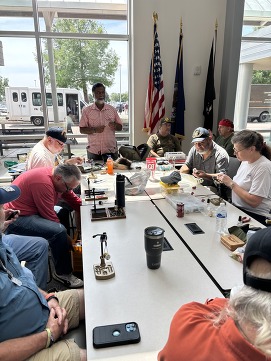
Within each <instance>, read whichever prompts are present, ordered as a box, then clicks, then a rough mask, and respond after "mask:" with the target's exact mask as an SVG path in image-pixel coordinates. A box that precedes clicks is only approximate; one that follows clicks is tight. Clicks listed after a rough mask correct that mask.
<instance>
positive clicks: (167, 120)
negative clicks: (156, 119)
mask: <svg viewBox="0 0 271 361" xmlns="http://www.w3.org/2000/svg"><path fill="white" fill-rule="evenodd" d="M172 123H173V122H172V121H171V120H170V119H169V118H164V119H162V120H161V121H160V127H161V126H162V125H163V124H172Z"/></svg>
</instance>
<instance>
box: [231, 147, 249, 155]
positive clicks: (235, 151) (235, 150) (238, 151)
mask: <svg viewBox="0 0 271 361" xmlns="http://www.w3.org/2000/svg"><path fill="white" fill-rule="evenodd" d="M245 149H247V148H242V149H240V150H237V149H235V148H233V151H234V153H235V154H238V153H240V152H242V150H245Z"/></svg>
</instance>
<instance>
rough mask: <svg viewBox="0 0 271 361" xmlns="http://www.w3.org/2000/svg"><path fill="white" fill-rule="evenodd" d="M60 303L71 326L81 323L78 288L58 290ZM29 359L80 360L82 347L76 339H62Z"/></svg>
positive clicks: (51, 360) (39, 360) (41, 360)
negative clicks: (80, 347)
mask: <svg viewBox="0 0 271 361" xmlns="http://www.w3.org/2000/svg"><path fill="white" fill-rule="evenodd" d="M57 297H58V299H59V304H60V306H61V307H64V308H65V309H66V311H67V314H68V320H69V328H75V327H77V326H78V325H79V296H78V293H77V291H76V290H67V291H63V292H58V293H57ZM27 360H28V361H44V360H46V361H56V360H57V361H68V360H69V361H80V360H81V358H80V349H79V347H78V345H77V344H76V343H75V342H74V340H60V341H57V342H56V343H55V344H54V345H53V346H52V347H50V348H46V349H44V350H41V351H39V352H37V353H36V354H35V355H34V356H32V357H30V358H29V359H27Z"/></svg>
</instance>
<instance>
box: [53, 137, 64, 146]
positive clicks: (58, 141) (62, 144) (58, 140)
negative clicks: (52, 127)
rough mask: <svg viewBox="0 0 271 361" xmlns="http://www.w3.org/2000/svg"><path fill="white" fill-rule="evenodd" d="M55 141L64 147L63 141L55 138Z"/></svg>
mask: <svg viewBox="0 0 271 361" xmlns="http://www.w3.org/2000/svg"><path fill="white" fill-rule="evenodd" d="M55 141H56V142H57V144H58V145H60V147H64V143H62V142H60V141H59V140H57V139H55Z"/></svg>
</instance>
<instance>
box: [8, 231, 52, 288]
mask: <svg viewBox="0 0 271 361" xmlns="http://www.w3.org/2000/svg"><path fill="white" fill-rule="evenodd" d="M2 239H3V242H4V243H6V244H7V245H9V246H10V247H11V248H12V249H13V251H14V253H15V254H16V256H17V258H18V260H19V261H20V262H21V261H25V262H26V264H25V266H26V267H27V268H29V269H30V270H31V271H32V273H33V275H34V277H35V280H36V284H37V286H38V287H39V288H41V289H42V290H46V285H47V275H48V242H47V241H46V239H44V238H41V237H28V236H19V235H15V234H9V235H6V234H4V235H3V237H2Z"/></svg>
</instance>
